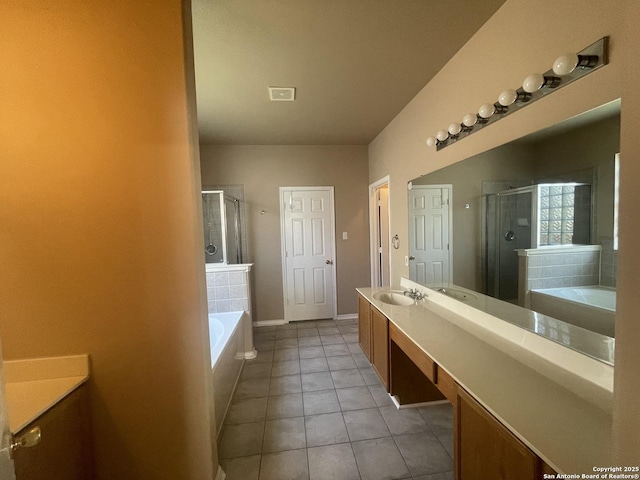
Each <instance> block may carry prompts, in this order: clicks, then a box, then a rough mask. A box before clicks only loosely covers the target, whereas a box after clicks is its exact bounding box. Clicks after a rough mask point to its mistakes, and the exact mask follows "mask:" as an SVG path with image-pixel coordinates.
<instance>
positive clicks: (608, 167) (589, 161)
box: [534, 116, 620, 243]
mask: <svg viewBox="0 0 640 480" xmlns="http://www.w3.org/2000/svg"><path fill="white" fill-rule="evenodd" d="M534 148H535V156H536V158H537V159H538V161H537V162H536V167H537V172H539V174H538V179H540V177H542V178H548V177H550V176H552V175H560V174H563V173H569V172H576V171H578V170H581V169H586V168H592V167H594V168H596V170H597V186H596V190H597V195H598V206H597V209H596V211H595V212H594V213H595V215H596V217H597V221H596V226H597V230H596V232H595V235H596V238H593V239H592V243H597V242H598V237H609V238H613V203H614V202H613V195H614V182H615V179H614V172H615V169H614V159H615V154H616V153H618V152H619V151H620V117H618V116H615V117H613V118H608V119H605V120H601V121H599V122H596V123H595V124H593V125H589V126H588V127H585V128H581V129H577V130H572V131H570V132H565V133H562V134H560V135H558V136H555V137H552V138H549V139H546V140H545V141H543V142H540V143H538V144H536V145H535V146H534Z"/></svg>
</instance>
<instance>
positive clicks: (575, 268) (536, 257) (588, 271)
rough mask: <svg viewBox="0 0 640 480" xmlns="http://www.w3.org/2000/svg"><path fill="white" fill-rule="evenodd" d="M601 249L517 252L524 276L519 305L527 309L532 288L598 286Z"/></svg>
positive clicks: (584, 248) (580, 248)
mask: <svg viewBox="0 0 640 480" xmlns="http://www.w3.org/2000/svg"><path fill="white" fill-rule="evenodd" d="M601 250H602V247H601V246H600V245H575V246H566V247H541V248H535V249H524V250H518V256H519V260H520V269H521V271H522V273H524V278H523V279H522V286H521V291H520V292H519V296H522V300H521V301H522V302H523V303H521V305H522V306H524V307H527V308H530V306H531V301H530V298H529V296H528V295H529V292H530V291H531V290H534V289H540V288H559V287H583V286H587V285H599V284H600V253H601ZM607 258H608V257H607Z"/></svg>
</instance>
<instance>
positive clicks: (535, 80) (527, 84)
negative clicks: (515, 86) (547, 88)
mask: <svg viewBox="0 0 640 480" xmlns="http://www.w3.org/2000/svg"><path fill="white" fill-rule="evenodd" d="M542 85H544V76H543V75H542V74H540V73H533V74H531V75H529V76H528V77H527V78H525V79H524V82H522V89H523V90H524V91H525V92H527V93H533V92H537V91H538V90H540V89H541V88H542Z"/></svg>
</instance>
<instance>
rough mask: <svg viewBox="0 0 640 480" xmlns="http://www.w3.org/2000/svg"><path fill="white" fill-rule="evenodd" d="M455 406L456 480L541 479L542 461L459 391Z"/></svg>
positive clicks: (484, 410)
mask: <svg viewBox="0 0 640 480" xmlns="http://www.w3.org/2000/svg"><path fill="white" fill-rule="evenodd" d="M457 404H458V405H457V412H456V413H457V422H456V423H457V425H456V429H457V432H455V435H456V436H457V442H456V462H457V465H456V466H457V472H458V475H459V476H458V480H486V479H487V478H491V479H492V480H537V479H540V478H542V473H543V465H544V462H542V461H541V460H540V458H539V457H538V456H537V455H536V454H535V453H533V452H532V451H531V450H530V449H529V448H528V447H527V446H526V445H524V444H523V443H522V442H521V441H520V440H519V439H518V438H516V437H515V436H514V435H513V434H512V433H511V432H509V430H507V428H506V427H505V426H504V425H502V424H501V423H500V422H499V421H498V420H497V419H496V418H495V417H494V416H493V415H491V414H490V413H489V412H488V411H487V410H486V409H485V408H484V407H483V406H482V405H480V404H479V403H478V402H477V401H476V400H475V399H473V398H472V397H471V396H470V395H469V394H468V393H466V392H465V391H464V390H463V389H461V388H459V389H458V401H457ZM547 468H548V467H547Z"/></svg>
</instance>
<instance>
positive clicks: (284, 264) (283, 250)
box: [278, 186, 338, 323]
mask: <svg viewBox="0 0 640 480" xmlns="http://www.w3.org/2000/svg"><path fill="white" fill-rule="evenodd" d="M309 190H314V191H319V190H325V191H328V192H329V202H330V207H331V208H330V214H331V215H330V220H329V233H330V237H331V245H330V246H331V249H332V257H333V258H332V262H333V264H332V266H333V268H332V269H331V278H332V280H333V289H332V291H331V292H330V293H331V295H332V296H333V298H332V303H333V305H332V315H333V319H334V320H335V319H336V318H338V280H337V275H336V269H337V260H336V259H337V251H336V205H335V194H334V193H335V192H334V191H335V188H334V187H330V186H324V187H323V186H313V187H280V189H279V191H278V195H279V198H278V203H279V204H280V264H281V268H282V301H283V304H282V307H283V311H284V321H285V323H289V319H288V318H287V316H288V315H287V300H288V298H287V291H288V289H287V257H286V236H285V222H284V210H285V208H287V205H285V204H284V198H283V194H284V192H285V191H309Z"/></svg>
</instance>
